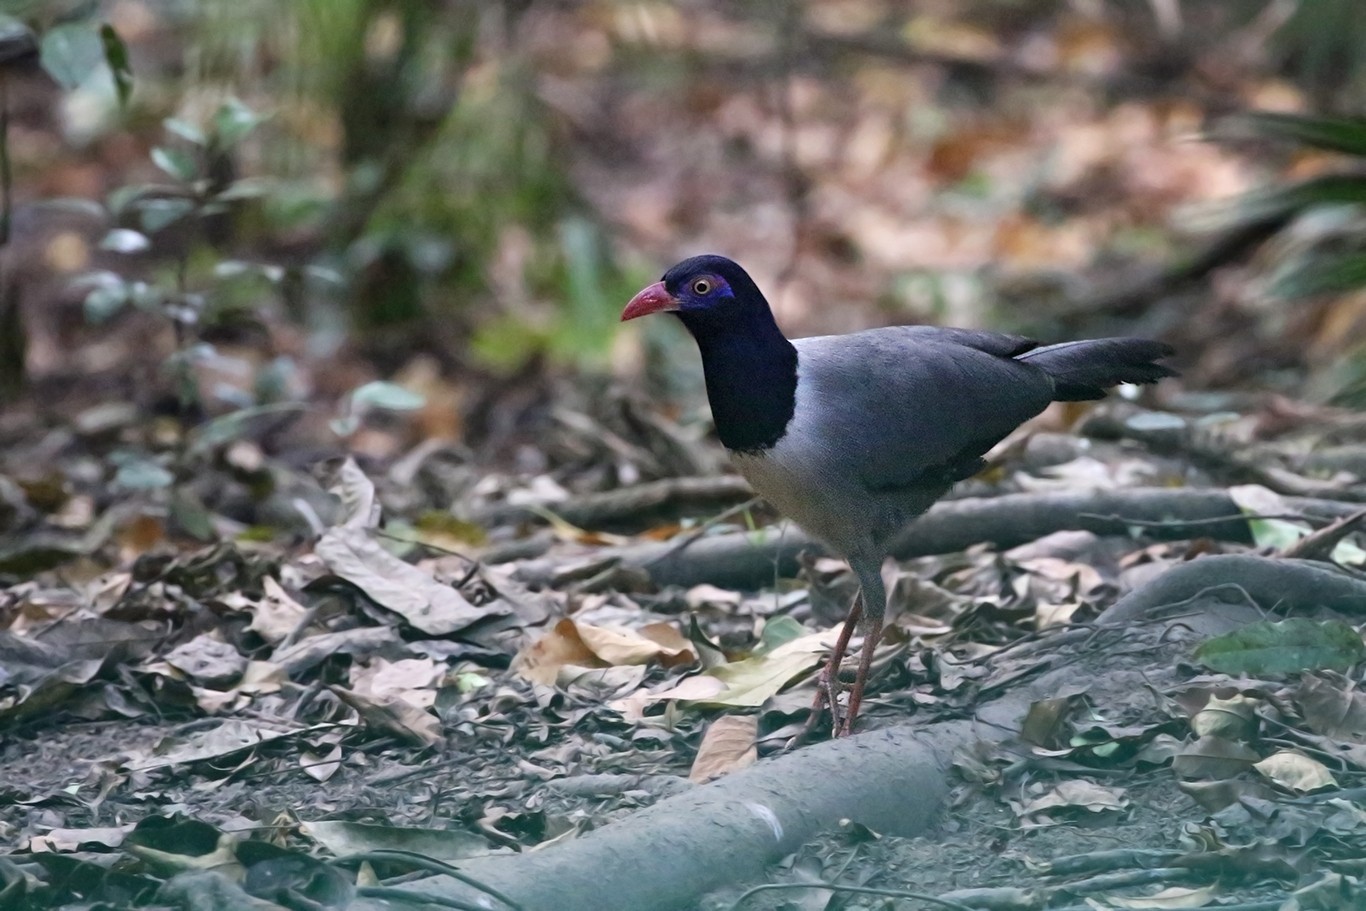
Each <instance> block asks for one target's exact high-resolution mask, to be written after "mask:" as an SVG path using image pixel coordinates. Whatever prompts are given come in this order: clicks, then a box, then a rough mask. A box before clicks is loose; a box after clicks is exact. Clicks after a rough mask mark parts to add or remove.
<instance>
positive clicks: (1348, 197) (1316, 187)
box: [1190, 174, 1366, 231]
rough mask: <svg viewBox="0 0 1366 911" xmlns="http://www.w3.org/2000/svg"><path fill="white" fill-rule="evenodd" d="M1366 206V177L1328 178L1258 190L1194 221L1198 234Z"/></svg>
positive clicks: (1199, 213) (1205, 211)
mask: <svg viewBox="0 0 1366 911" xmlns="http://www.w3.org/2000/svg"><path fill="white" fill-rule="evenodd" d="M1362 204H1366V177H1362V176H1356V175H1351V174H1328V175H1325V176H1323V177H1314V178H1311V179H1309V180H1305V181H1301V182H1300V183H1296V184H1291V185H1290V186H1288V187H1277V188H1274V189H1270V190H1257V191H1254V192H1251V193H1246V194H1244V195H1242V196H1239V197H1237V198H1235V199H1233V200H1231V201H1229V202H1226V203H1219V204H1216V205H1213V206H1210V207H1208V208H1204V207H1202V208H1201V209H1200V210H1197V212H1196V213H1195V214H1194V216H1193V217H1192V218H1191V219H1190V221H1191V222H1192V224H1191V228H1192V229H1193V230H1197V231H1208V230H1217V229H1221V228H1228V227H1231V226H1235V225H1240V224H1250V223H1254V222H1260V221H1274V220H1276V219H1281V218H1287V217H1289V216H1291V215H1295V214H1298V213H1300V212H1304V211H1306V210H1308V209H1312V208H1315V207H1318V206H1335V205H1362Z"/></svg>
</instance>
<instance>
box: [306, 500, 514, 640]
mask: <svg viewBox="0 0 1366 911" xmlns="http://www.w3.org/2000/svg"><path fill="white" fill-rule="evenodd" d="M313 551H314V553H315V554H317V555H318V557H319V558H321V559H322V561H323V562H324V563H326V564H327V566H328V568H329V569H331V570H332V571H333V572H334V573H336V574H337V575H338V576H340V577H341V578H343V579H345V580H346V581H347V582H350V583H351V584H352V585H354V586H356V587H357V588H359V589H360V590H361V591H362V592H364V593H365V594H366V596H367V597H369V598H370V600H372V601H374V602H375V603H376V604H378V605H379V606H380V607H383V608H386V609H387V610H391V611H393V612H394V613H396V614H398V615H399V616H401V617H403V619H405V620H407V621H408V623H409V624H410V625H411V626H413V627H414V628H415V629H418V630H420V631H422V632H424V633H426V634H427V635H429V636H449V635H451V634H452V633H458V632H460V631H461V630H464V629H466V628H468V627H470V626H472V625H474V624H475V623H478V622H479V621H480V620H485V619H488V618H489V617H494V616H504V615H506V614H508V613H509V612H510V611H509V609H508V607H507V606H506V605H486V606H485V607H482V608H479V607H475V606H474V605H473V604H471V603H470V602H469V601H467V600H466V599H465V596H464V595H462V594H460V592H458V591H456V589H455V588H453V587H452V586H449V585H442V584H441V583H440V582H437V581H436V579H435V578H433V577H432V576H431V575H430V574H429V573H426V572H423V571H422V570H421V569H419V568H418V567H416V566H413V565H412V564H411V563H405V562H404V561H402V560H400V559H399V558H398V557H396V556H394V555H393V554H391V553H389V552H388V551H387V550H385V549H384V548H383V547H381V546H380V545H379V544H377V543H376V542H375V541H374V539H372V538H371V537H370V535H369V533H368V532H366V531H365V530H364V529H359V528H343V527H339V528H330V529H328V530H327V532H326V533H325V534H324V535H323V536H322V539H321V540H319V541H318V543H317V544H316V545H315V546H314V548H313Z"/></svg>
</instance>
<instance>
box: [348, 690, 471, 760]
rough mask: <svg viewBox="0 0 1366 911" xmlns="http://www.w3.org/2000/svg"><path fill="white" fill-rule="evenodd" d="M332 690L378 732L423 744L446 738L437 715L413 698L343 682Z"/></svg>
mask: <svg viewBox="0 0 1366 911" xmlns="http://www.w3.org/2000/svg"><path fill="white" fill-rule="evenodd" d="M332 692H334V693H336V694H337V696H338V697H339V698H340V699H341V701H342V702H345V703H346V704H347V705H349V706H351V708H353V709H355V710H356V711H357V712H359V713H360V716H361V718H362V719H363V720H364V721H365V723H366V725H367V726H369V727H371V728H373V729H374V730H375V731H377V732H379V733H383V734H392V735H393V736H394V737H397V738H398V739H399V740H402V741H405V742H406V743H411V744H414V745H416V746H423V747H434V746H437V745H438V744H440V743H442V742H443V741H444V739H445V737H444V735H443V734H442V733H441V722H440V721H439V720H438V719H437V717H436V716H435V715H433V714H431V713H430V712H428V711H426V710H425V709H420V708H418V707H417V706H415V705H413V704H412V703H411V702H407V701H405V700H403V699H399V698H397V697H394V696H369V695H366V694H364V693H357V692H354V691H352V690H348V689H346V688H345V687H340V686H334V687H332Z"/></svg>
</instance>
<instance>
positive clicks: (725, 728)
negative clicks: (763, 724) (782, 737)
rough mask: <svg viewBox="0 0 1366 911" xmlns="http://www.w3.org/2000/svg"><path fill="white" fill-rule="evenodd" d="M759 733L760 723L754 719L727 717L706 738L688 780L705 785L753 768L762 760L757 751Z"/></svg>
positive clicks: (711, 728) (719, 719) (717, 722)
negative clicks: (756, 738)
mask: <svg viewBox="0 0 1366 911" xmlns="http://www.w3.org/2000/svg"><path fill="white" fill-rule="evenodd" d="M758 732H759V719H758V717H757V716H754V715H723V716H722V717H720V718H718V719H716V720H715V721H713V722H712V723H711V725H710V726H708V728H707V733H706V734H704V735H702V743H701V744H700V745H699V746H698V748H697V758H696V759H694V760H693V764H692V770H691V771H689V772H688V780H689V781H691V782H693V783H695V784H703V783H705V782H708V781H712V780H713V779H716V778H720V777H721V776H722V775H727V774H729V773H731V772H734V771H736V770H738V769H743V768H744V767H745V766H748V765H753V764H754V761H755V760H756V759H758V758H759V753H758V751H757V750H756V749H755V747H754V738H755V736H756V735H757V734H758Z"/></svg>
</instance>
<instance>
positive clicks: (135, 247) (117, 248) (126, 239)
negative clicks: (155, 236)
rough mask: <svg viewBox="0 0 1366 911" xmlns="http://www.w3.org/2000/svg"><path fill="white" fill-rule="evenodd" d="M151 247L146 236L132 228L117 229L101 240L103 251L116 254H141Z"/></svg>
mask: <svg viewBox="0 0 1366 911" xmlns="http://www.w3.org/2000/svg"><path fill="white" fill-rule="evenodd" d="M151 246H152V242H151V241H149V240H148V239H147V235H146V234H143V233H142V232H141V231H134V230H133V229H132V228H115V229H114V230H112V231H110V232H109V233H108V234H106V235H104V237H103V238H102V239H101V240H100V249H101V250H111V251H113V252H114V253H141V252H143V251H144V250H146V249H148V248H149V247H151Z"/></svg>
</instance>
